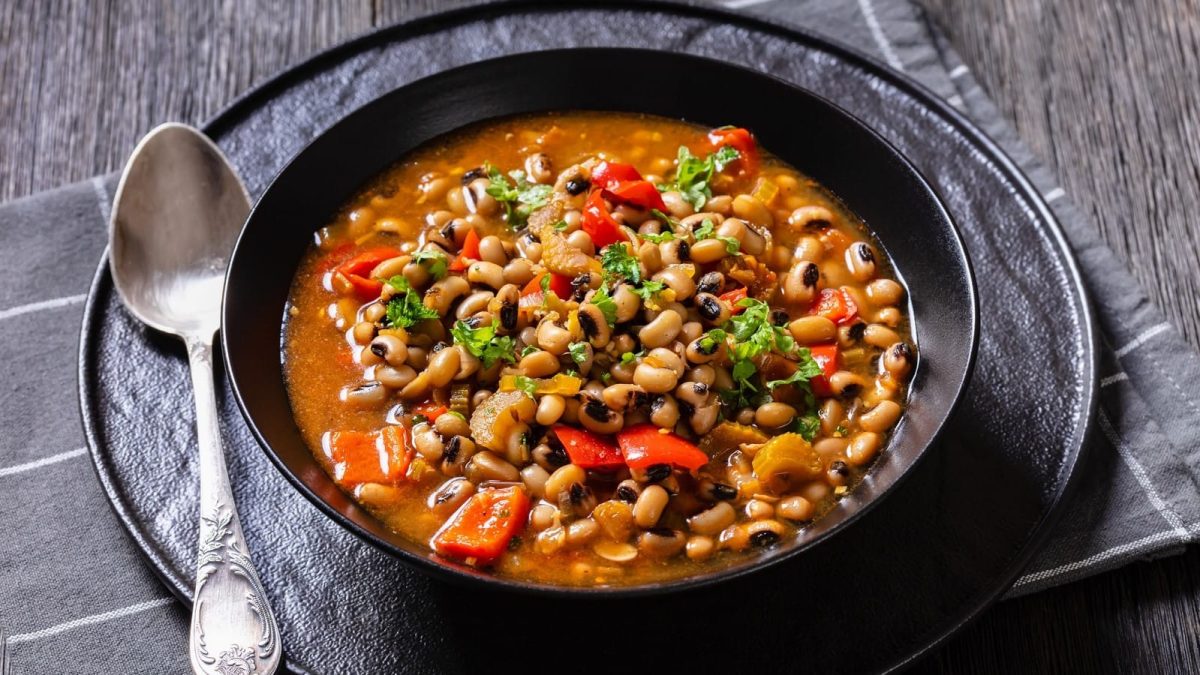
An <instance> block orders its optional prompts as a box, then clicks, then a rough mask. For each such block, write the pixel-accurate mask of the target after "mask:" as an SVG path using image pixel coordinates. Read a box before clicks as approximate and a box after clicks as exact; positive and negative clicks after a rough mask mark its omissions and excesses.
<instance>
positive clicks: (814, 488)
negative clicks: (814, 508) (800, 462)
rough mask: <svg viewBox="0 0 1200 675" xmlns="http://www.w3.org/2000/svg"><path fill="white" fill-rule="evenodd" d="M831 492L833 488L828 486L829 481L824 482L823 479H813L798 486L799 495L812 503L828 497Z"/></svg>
mask: <svg viewBox="0 0 1200 675" xmlns="http://www.w3.org/2000/svg"><path fill="white" fill-rule="evenodd" d="M832 492H833V488H831V487H829V483H826V482H825V481H823V480H814V481H812V482H809V483H805V484H804V486H802V487H801V488H800V494H801V496H803V497H804V498H805V499H807V500H808V501H810V502H812V503H814V504H817V503H819V502H822V501H824V500H826V499H828V498H829V495H830V493H832Z"/></svg>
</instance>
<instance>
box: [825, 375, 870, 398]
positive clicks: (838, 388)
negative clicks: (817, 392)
mask: <svg viewBox="0 0 1200 675" xmlns="http://www.w3.org/2000/svg"><path fill="white" fill-rule="evenodd" d="M866 386H867V381H866V380H864V379H863V378H862V376H861V375H857V374H855V373H852V372H850V371H848V370H839V371H837V372H836V373H834V374H833V375H831V376H830V377H829V388H830V389H833V393H835V394H837V395H838V396H846V397H850V396H857V395H858V394H859V392H861V391H862V390H863V388H865V387H866Z"/></svg>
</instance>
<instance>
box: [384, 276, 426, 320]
mask: <svg viewBox="0 0 1200 675" xmlns="http://www.w3.org/2000/svg"><path fill="white" fill-rule="evenodd" d="M384 283H386V284H387V285H388V286H391V287H392V288H394V289H395V290H396V294H395V295H393V296H392V297H391V299H390V300H388V303H387V314H386V316H385V319H386V321H387V325H389V326H392V327H394V328H411V327H412V326H414V325H416V324H418V323H420V322H422V321H425V320H426V319H436V318H438V317H439V314H438V313H437V310H436V309H433V308H431V307H426V306H425V304H424V303H423V302H422V301H421V294H420V293H418V292H416V291H415V290H413V287H412V286H410V285H409V283H408V279H405V278H404V277H402V276H399V275H397V276H394V277H392V278H391V279H388V280H387V281H386V282H384Z"/></svg>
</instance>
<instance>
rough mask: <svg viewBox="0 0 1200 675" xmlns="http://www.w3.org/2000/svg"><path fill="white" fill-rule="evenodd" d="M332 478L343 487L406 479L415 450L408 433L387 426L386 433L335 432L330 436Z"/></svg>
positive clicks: (398, 428)
mask: <svg viewBox="0 0 1200 675" xmlns="http://www.w3.org/2000/svg"><path fill="white" fill-rule="evenodd" d="M329 455H330V458H331V459H332V460H333V477H334V480H336V481H337V482H338V484H339V485H342V486H343V487H353V486H355V485H359V484H362V483H391V484H395V483H398V482H400V481H402V480H404V475H405V472H407V471H408V464H409V462H410V461H411V460H412V450H411V449H410V448H409V443H408V430H407V429H405V428H404V427H402V426H388V427H387V428H385V429H384V430H383V431H376V432H369V433H368V432H362V431H335V432H334V433H332V434H330V436H329Z"/></svg>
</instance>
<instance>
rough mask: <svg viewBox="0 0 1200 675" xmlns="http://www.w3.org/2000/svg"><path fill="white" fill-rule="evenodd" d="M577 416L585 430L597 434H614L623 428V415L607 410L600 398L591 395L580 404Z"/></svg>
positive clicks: (610, 409)
mask: <svg viewBox="0 0 1200 675" xmlns="http://www.w3.org/2000/svg"><path fill="white" fill-rule="evenodd" d="M577 415H578V419H579V423H580V424H582V425H583V427H584V428H585V429H587V430H588V431H592V432H595V433H597V434H615V433H617V432H618V431H620V430H621V429H622V428H624V426H625V416H624V414H623V413H619V412H617V411H615V410H613V409H612V408H609V407H608V405H606V404H605V403H604V401H603V400H602V399H601V398H599V397H597V396H593V395H588V396H587V397H586V400H584V401H581V402H580V406H579V411H578V413H577Z"/></svg>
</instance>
